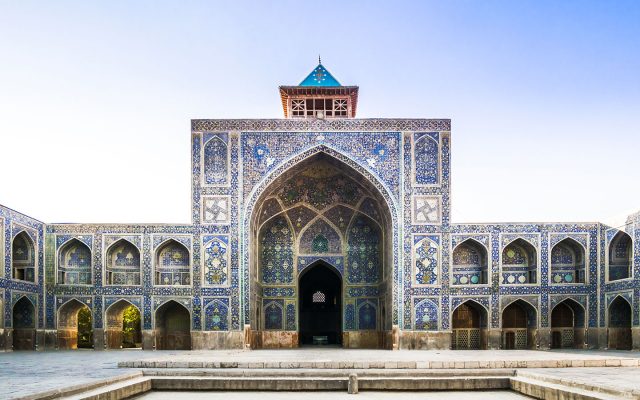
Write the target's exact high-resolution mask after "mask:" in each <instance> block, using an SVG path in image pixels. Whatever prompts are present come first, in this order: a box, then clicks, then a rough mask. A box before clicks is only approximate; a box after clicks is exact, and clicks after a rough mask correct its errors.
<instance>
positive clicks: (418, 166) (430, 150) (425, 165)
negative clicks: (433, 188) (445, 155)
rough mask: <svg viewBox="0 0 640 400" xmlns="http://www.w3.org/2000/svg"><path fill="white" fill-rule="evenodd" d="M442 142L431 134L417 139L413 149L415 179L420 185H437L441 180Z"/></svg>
mask: <svg viewBox="0 0 640 400" xmlns="http://www.w3.org/2000/svg"><path fill="white" fill-rule="evenodd" d="M439 147H440V144H439V143H438V140H437V139H436V138H434V137H432V136H431V135H429V134H428V133H427V134H423V135H422V136H420V137H419V138H417V139H416V141H415V144H414V149H413V155H414V156H413V165H414V171H413V172H414V179H415V182H416V183H417V184H420V185H435V184H438V183H439V181H440V150H439Z"/></svg>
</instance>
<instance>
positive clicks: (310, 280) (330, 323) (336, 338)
mask: <svg viewBox="0 0 640 400" xmlns="http://www.w3.org/2000/svg"><path fill="white" fill-rule="evenodd" d="M299 290H300V344H303V345H304V344H340V343H342V279H341V278H340V276H339V275H338V273H337V272H336V271H335V270H334V269H333V268H332V267H330V266H329V265H327V264H325V263H322V262H319V263H317V264H315V265H313V266H311V267H309V268H308V269H307V270H306V271H304V272H303V274H302V276H301V277H300V289H299Z"/></svg>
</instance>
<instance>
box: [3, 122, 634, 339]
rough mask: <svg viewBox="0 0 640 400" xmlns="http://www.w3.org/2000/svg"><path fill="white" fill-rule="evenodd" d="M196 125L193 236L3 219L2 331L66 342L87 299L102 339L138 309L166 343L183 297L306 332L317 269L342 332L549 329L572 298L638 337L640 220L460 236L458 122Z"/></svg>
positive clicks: (216, 324) (473, 227) (495, 227)
mask: <svg viewBox="0 0 640 400" xmlns="http://www.w3.org/2000/svg"><path fill="white" fill-rule="evenodd" d="M191 126H192V132H191V140H192V142H191V151H192V154H191V157H192V177H191V182H192V221H191V223H189V224H45V223H43V222H40V221H38V220H35V219H33V218H30V217H27V216H25V215H24V214H21V213H19V212H16V211H14V210H12V209H9V208H6V207H0V241H2V243H3V246H2V247H1V248H0V267H2V268H1V269H2V274H0V275H1V277H0V290H2V293H3V294H4V296H3V298H2V299H0V302H1V304H2V306H3V307H4V309H3V310H4V314H3V315H4V318H3V323H4V326H3V327H4V328H5V329H11V328H12V326H14V325H15V324H16V323H17V322H18V320H19V321H20V324H25V323H27V322H28V323H29V324H32V325H33V326H34V327H35V328H36V329H38V330H48V331H55V330H56V329H57V328H58V327H60V326H62V325H61V323H62V322H61V321H58V315H57V312H58V307H60V306H61V305H62V304H65V303H66V302H68V301H71V300H73V299H75V300H76V301H78V302H80V303H82V304H86V305H87V306H89V308H90V309H91V312H92V314H93V325H94V329H103V328H104V325H105V322H104V321H105V320H106V319H107V316H106V315H107V314H106V313H107V309H108V308H109V307H111V306H112V305H114V304H116V303H118V302H119V301H120V300H124V301H126V302H127V304H131V305H134V306H135V307H137V308H138V309H139V310H140V311H141V315H142V326H143V330H145V331H152V330H153V329H154V326H155V325H154V324H155V321H156V314H155V313H156V311H157V310H158V308H159V307H160V306H162V304H165V303H166V302H167V301H169V300H175V301H176V302H177V303H178V304H180V305H182V306H184V307H185V309H187V310H188V311H189V313H190V315H191V319H192V320H191V330H192V331H196V332H217V331H230V332H241V331H242V330H243V328H244V326H245V325H250V326H251V329H254V330H258V331H260V330H275V331H296V330H298V329H299V326H298V324H299V321H298V311H299V310H298V307H299V302H298V300H299V296H300V293H299V285H298V282H299V277H300V275H301V274H304V273H305V272H306V271H307V270H308V269H309V268H313V266H314V265H316V264H317V263H320V262H321V263H325V264H327V265H330V266H331V267H332V268H333V270H335V272H336V273H337V274H338V275H339V276H340V278H341V280H342V282H343V290H342V293H343V298H342V313H341V315H342V320H343V323H342V330H343V331H345V332H350V331H376V330H378V331H387V332H388V331H390V330H391V327H392V326H397V327H398V328H399V329H400V330H402V331H419V332H430V331H439V332H445V333H446V332H449V333H450V332H451V330H452V329H453V328H454V327H452V313H453V311H454V310H455V308H456V307H458V306H460V305H461V304H463V303H465V302H467V301H471V302H473V304H475V305H476V306H477V307H476V308H479V309H481V310H482V312H483V313H485V314H486V318H484V322H483V323H484V324H486V326H487V328H488V329H493V330H496V329H500V328H501V323H502V312H503V310H504V308H505V307H506V306H507V305H508V304H510V303H513V302H516V301H521V302H526V304H528V306H527V307H530V308H531V309H533V310H535V313H530V315H529V318H534V317H535V318H534V319H535V326H536V328H538V329H539V330H544V329H549V328H550V327H551V322H552V321H551V318H550V317H551V313H552V310H553V309H554V307H556V306H557V305H558V304H559V303H561V302H563V301H565V300H567V299H569V300H570V301H572V303H571V304H574V303H575V304H574V305H575V306H576V307H580V308H581V310H583V313H584V316H585V321H586V327H587V328H589V329H598V328H606V327H607V326H608V323H609V319H610V318H609V317H610V316H609V307H610V305H611V304H612V303H613V302H614V301H615V300H616V299H622V300H623V301H625V302H628V303H629V305H630V306H631V309H632V312H633V318H632V324H633V327H635V328H640V313H639V310H640V213H636V214H633V215H631V216H629V218H628V220H627V224H626V225H625V226H624V227H617V228H615V227H608V226H606V225H604V224H600V223H596V222H593V223H551V222H550V223H486V224H464V223H456V224H453V223H451V221H450V214H451V205H450V204H451V199H450V187H451V176H450V167H451V161H450V160H451V154H450V150H451V121H450V120H446V119H326V120H325V119H299V120H296V119H268V120H263V119H242V120H193V121H192V122H191ZM19 235H22V236H20V237H19V238H18V240H17V241H16V237H18V236H19ZM25 235H26V236H25ZM25 238H28V240H27V239H25ZM29 254H31V255H32V256H33V257H32V258H28V255H29ZM24 271H26V272H24ZM21 276H22V277H24V278H25V279H18V278H19V277H21ZM32 281H33V282H32ZM254 290H255V291H256V292H255V293H252V291H254ZM22 299H26V300H28V302H29V303H28V304H31V305H32V309H33V314H32V315H27V314H28V313H29V310H30V309H31V308H30V307H26V306H25V304H27V303H25V302H24V301H22ZM20 301H22V302H21V303H20V304H21V308H20V309H19V310H17V311H16V309H15V307H14V306H15V305H16V304H17V303H18V302H20ZM25 313H26V314H25ZM534 314H535V316H532V315H534ZM595 343H596V345H598V346H600V347H606V343H603V342H602V340H600V339H596V340H595Z"/></svg>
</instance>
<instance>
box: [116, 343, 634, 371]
mask: <svg viewBox="0 0 640 400" xmlns="http://www.w3.org/2000/svg"><path fill="white" fill-rule="evenodd" d="M118 366H119V367H121V368H240V369H501V368H570V367H638V366H640V353H635V352H606V351H586V350H585V351H579V350H575V351H573V350H572V351H536V350H495V351H472V350H469V351H464V350H428V351H388V350H350V349H312V348H309V349H295V350H253V351H242V350H219V351H206V352H199V351H192V352H186V353H174V354H171V355H166V356H165V355H163V356H162V357H151V358H148V359H144V360H127V361H122V362H120V363H118Z"/></svg>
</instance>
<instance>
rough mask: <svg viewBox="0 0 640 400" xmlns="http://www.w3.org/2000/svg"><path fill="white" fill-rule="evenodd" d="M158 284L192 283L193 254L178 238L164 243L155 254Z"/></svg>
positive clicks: (178, 284) (183, 284)
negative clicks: (191, 254)
mask: <svg viewBox="0 0 640 400" xmlns="http://www.w3.org/2000/svg"><path fill="white" fill-rule="evenodd" d="M154 282H155V284H156V285H165V286H187V285H191V256H190V254H189V249H187V247H186V246H185V245H183V244H182V243H180V242H178V241H177V240H173V239H169V240H167V241H165V242H164V243H162V245H160V246H159V247H158V248H157V250H156V254H155V277H154Z"/></svg>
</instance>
